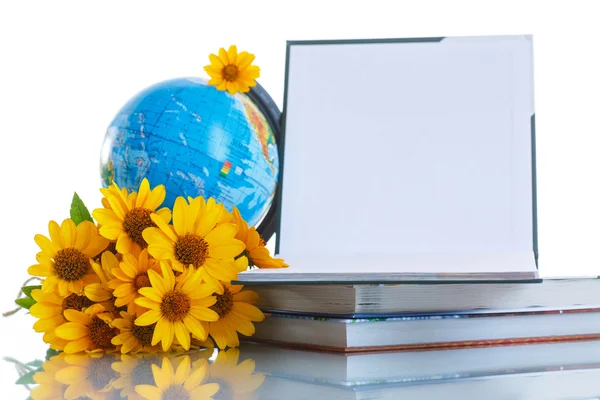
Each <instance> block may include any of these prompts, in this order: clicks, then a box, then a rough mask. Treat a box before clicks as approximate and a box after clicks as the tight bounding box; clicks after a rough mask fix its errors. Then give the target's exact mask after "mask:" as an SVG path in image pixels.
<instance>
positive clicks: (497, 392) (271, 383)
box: [256, 364, 600, 400]
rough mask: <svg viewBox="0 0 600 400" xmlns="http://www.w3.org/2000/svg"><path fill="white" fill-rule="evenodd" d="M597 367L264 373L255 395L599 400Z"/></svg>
mask: <svg viewBox="0 0 600 400" xmlns="http://www.w3.org/2000/svg"><path fill="white" fill-rule="evenodd" d="M599 381H600V366H599V365H597V364H596V365H592V366H590V365H588V366H581V367H580V368H577V369H567V370H562V371H543V372H542V371H540V372H533V373H520V374H519V373H517V374H506V375H497V376H489V377H485V376H484V377H478V378H467V379H457V380H449V381H445V382H442V383H436V384H411V385H397V384H379V385H367V386H363V387H356V386H353V387H345V386H338V385H327V384H320V383H319V382H318V381H301V380H293V379H285V378H278V377H272V376H269V377H267V379H266V380H265V382H264V384H263V385H262V386H261V387H260V388H259V389H258V390H257V392H256V394H257V396H258V398H260V399H261V400H263V399H264V400H280V399H286V400H306V399H336V400H398V399H411V400H431V399H445V400H471V399H473V400H475V399H477V400H479V399H485V400H506V399H527V400H566V399H569V400H577V399H579V400H584V399H587V400H593V399H598V397H597V396H598V394H599V393H600V389H598V382H599Z"/></svg>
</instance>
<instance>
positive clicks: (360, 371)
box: [0, 316, 600, 400]
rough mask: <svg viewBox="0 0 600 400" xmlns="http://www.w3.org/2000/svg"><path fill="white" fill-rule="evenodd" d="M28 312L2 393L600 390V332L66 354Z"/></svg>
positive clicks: (532, 395)
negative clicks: (597, 335)
mask: <svg viewBox="0 0 600 400" xmlns="http://www.w3.org/2000/svg"><path fill="white" fill-rule="evenodd" d="M28 317H29V316H22V317H15V320H14V321H12V322H13V323H11V324H10V325H7V324H6V323H5V322H6V320H3V321H2V322H3V323H2V324H0V325H1V326H0V327H1V328H3V330H1V331H0V332H1V335H2V341H1V345H0V355H2V356H3V360H1V361H0V383H1V384H2V387H1V389H2V391H1V394H2V396H0V397H1V398H2V399H26V398H27V397H28V396H31V398H32V399H33V400H37V399H63V398H66V399H79V400H85V399H101V400H104V399H144V398H147V399H152V400H155V399H161V400H167V399H170V400H179V399H210V398H213V399H311V400H314V399H365V400H366V399H369V400H376V399H406V398H409V399H440V398H444V399H492V400H496V399H540V400H541V399H592V398H600V341H590V342H556V343H546V344H530V345H519V346H504V347H480V348H457V349H445V350H430V351H411V352H381V353H366V354H352V355H343V354H336V353H326V352H312V351H307V350H297V349H291V348H282V347H276V346H270V345H264V344H255V343H244V344H242V346H241V348H239V349H228V350H226V351H217V350H213V349H204V350H195V351H190V352H185V353H171V354H168V355H165V354H137V355H136V354H127V355H121V354H105V355H88V354H77V355H65V354H56V353H54V354H53V353H52V352H48V353H47V354H45V352H46V348H45V346H44V344H43V343H42V342H41V339H40V338H37V334H35V333H33V332H30V331H28V329H26V328H29V327H28V326H26V321H27V320H28ZM8 326H10V327H11V328H10V329H8V330H7V329H4V328H7V327H8ZM29 329H30V328H29ZM27 343H30V345H26V344H27ZM16 381H18V382H17V383H15V382H16Z"/></svg>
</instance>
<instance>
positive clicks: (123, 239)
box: [92, 178, 171, 254]
mask: <svg viewBox="0 0 600 400" xmlns="http://www.w3.org/2000/svg"><path fill="white" fill-rule="evenodd" d="M100 191H101V192H102V194H103V195H104V198H105V199H106V201H108V203H109V205H110V208H107V207H106V206H105V208H97V209H95V210H94V211H93V213H92V215H93V216H94V219H95V220H96V221H98V223H99V224H100V225H101V227H100V234H101V235H102V236H104V237H105V238H107V239H110V240H116V241H117V245H116V249H117V251H118V252H119V253H121V254H127V253H130V252H131V251H132V248H138V249H143V248H145V247H146V242H145V241H144V238H143V237H142V231H143V230H144V229H145V228H148V227H151V226H156V225H155V224H154V223H153V222H152V220H151V219H150V215H151V214H153V213H156V214H158V216H159V217H160V219H161V220H162V221H164V223H168V222H169V221H170V220H171V212H170V211H169V209H168V208H166V207H165V208H161V209H160V210H158V211H156V209H157V208H158V206H160V205H161V204H162V202H163V201H164V199H165V196H166V194H167V192H166V190H165V187H164V186H163V185H158V186H156V187H155V188H154V189H152V190H150V184H149V183H148V179H146V178H144V180H143V181H142V183H141V184H140V189H139V192H137V193H131V194H129V195H128V194H127V191H126V190H124V189H123V190H122V189H119V187H118V186H117V184H116V183H114V182H113V187H112V188H108V189H100ZM103 203H104V204H105V202H104V201H103Z"/></svg>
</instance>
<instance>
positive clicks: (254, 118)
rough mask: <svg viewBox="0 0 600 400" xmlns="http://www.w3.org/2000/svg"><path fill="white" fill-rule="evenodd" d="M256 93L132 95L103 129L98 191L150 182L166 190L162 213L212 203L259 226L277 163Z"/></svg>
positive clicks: (174, 90) (200, 84)
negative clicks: (195, 200)
mask: <svg viewBox="0 0 600 400" xmlns="http://www.w3.org/2000/svg"><path fill="white" fill-rule="evenodd" d="M257 88H258V89H259V92H256V88H255V89H253V90H254V91H255V92H251V93H249V94H248V95H246V94H243V93H237V94H235V95H230V94H229V93H227V92H225V91H218V90H216V89H215V88H214V87H212V86H210V85H208V84H207V82H206V81H205V80H203V79H199V78H179V79H173V80H168V81H165V82H161V83H158V84H156V85H154V86H151V87H149V88H147V89H145V90H143V91H142V92H140V93H138V94H137V95H136V96H135V97H133V98H132V99H131V100H130V101H129V102H128V103H127V104H125V105H124V106H123V108H121V110H120V111H119V112H118V113H117V115H116V116H115V118H114V120H113V121H112V122H111V123H110V125H109V127H108V129H107V132H106V137H105V140H104V144H103V147H102V153H101V175H102V184H103V186H105V187H106V186H108V185H110V184H111V183H112V182H113V181H114V182H115V183H116V184H117V185H119V187H121V188H123V187H124V188H127V189H128V190H130V191H132V190H137V189H138V187H139V185H140V183H141V181H142V180H143V179H144V178H148V180H149V182H150V185H151V186H152V187H154V186H156V185H159V184H163V185H165V187H166V190H167V197H166V199H165V202H164V203H163V206H167V207H172V206H173V204H174V202H175V199H176V198H177V196H184V197H185V198H187V197H188V196H191V197H196V196H203V197H205V198H209V197H214V198H215V199H216V200H217V201H219V202H222V203H223V204H224V205H225V207H226V208H227V209H228V210H231V208H232V206H236V207H237V208H238V209H239V210H240V213H241V215H242V217H243V218H244V219H245V220H246V221H247V222H248V224H249V225H250V226H252V225H258V224H259V223H260V222H261V220H263V219H264V218H265V215H266V214H267V212H268V211H269V208H270V207H271V205H272V203H273V198H274V194H275V189H276V186H277V180H278V175H279V159H278V153H277V144H276V141H275V135H274V132H273V129H274V126H272V125H275V123H276V122H271V123H270V122H269V119H268V118H267V117H266V115H265V113H263V110H264V109H265V107H264V106H263V107H262V109H261V107H259V106H260V105H261V104H260V103H259V101H258V100H261V99H265V98H268V100H269V101H270V102H271V103H272V100H271V98H270V97H268V95H266V92H264V90H263V89H262V88H260V86H258V87H257ZM261 91H262V92H261ZM252 93H254V94H255V96H252ZM256 93H258V96H257V95H256ZM265 95H266V96H265ZM252 97H254V100H253V99H252ZM268 106H269V107H271V108H270V109H269V110H271V111H272V110H273V107H275V108H276V106H274V103H273V104H270V105H268ZM277 112H279V110H277ZM267 115H268V114H267ZM277 117H278V116H277ZM270 119H271V121H272V120H273V118H270Z"/></svg>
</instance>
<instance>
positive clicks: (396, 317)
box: [248, 278, 600, 352]
mask: <svg viewBox="0 0 600 400" xmlns="http://www.w3.org/2000/svg"><path fill="white" fill-rule="evenodd" d="M248 287H249V288H251V289H252V290H255V291H256V292H257V293H258V294H259V296H260V301H259V303H258V306H259V307H260V308H261V309H263V310H264V311H265V312H266V313H267V318H266V320H265V321H264V322H263V323H261V324H257V326H256V334H255V335H254V336H253V337H252V340H255V341H263V342H270V343H281V344H285V345H292V346H297V347H307V348H313V349H321V350H330V351H342V352H360V351H373V350H387V349H396V350H399V349H415V348H435V347H449V346H463V347H464V346H481V345H493V344H513V343H529V342H546V341H558V340H581V339H600V279H592V278H587V279H584V278H574V279H547V280H544V281H543V282H541V283H463V284H460V283H457V284H371V285H368V284H354V285H348V284H320V285H316V284H311V285H307V284H281V283H280V284H267V283H257V284H252V283H251V284H250V285H249V286H248Z"/></svg>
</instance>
